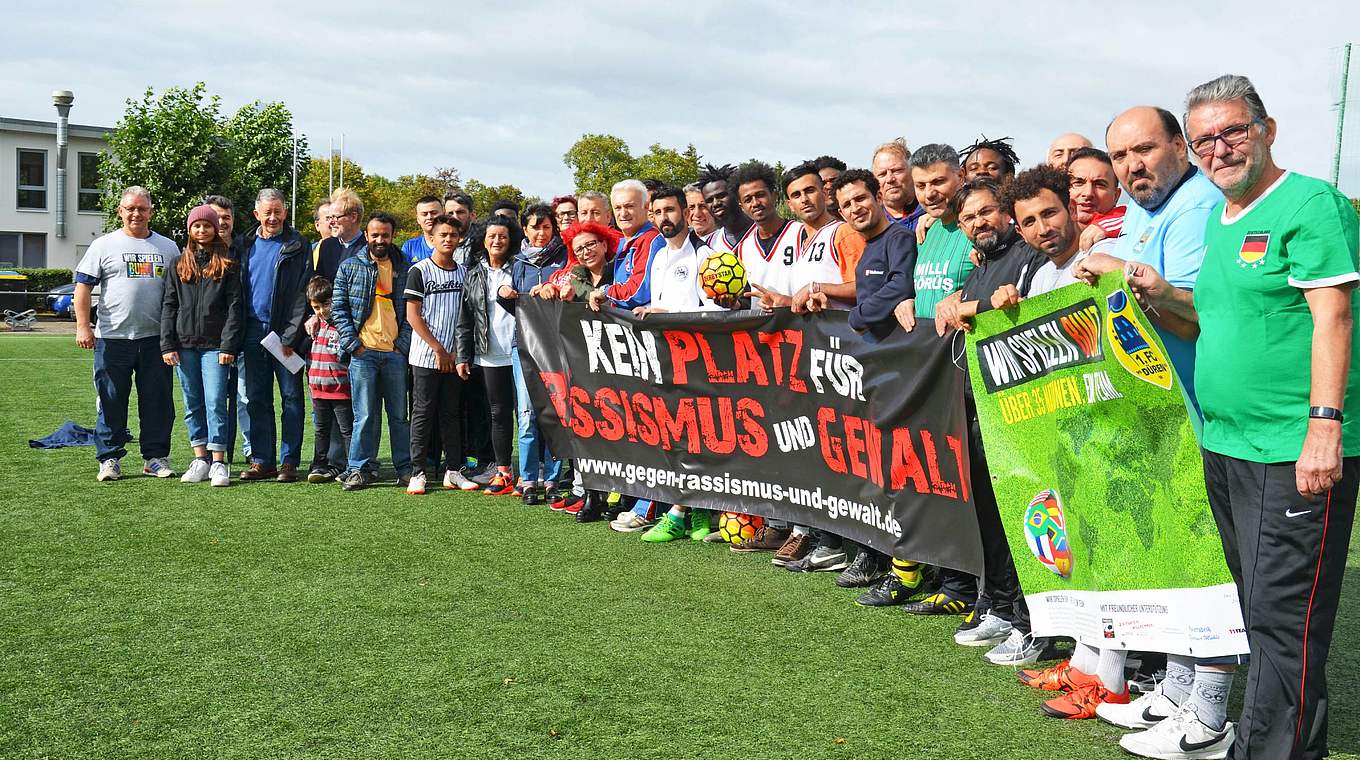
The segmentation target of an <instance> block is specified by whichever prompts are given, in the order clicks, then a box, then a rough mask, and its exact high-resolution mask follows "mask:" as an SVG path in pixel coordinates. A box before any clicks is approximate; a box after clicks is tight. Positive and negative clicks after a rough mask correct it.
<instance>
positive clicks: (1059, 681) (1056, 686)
mask: <svg viewBox="0 0 1360 760" xmlns="http://www.w3.org/2000/svg"><path fill="white" fill-rule="evenodd" d="M1015 678H1016V680H1018V681H1019V682H1020V683H1022V684H1024V685H1026V686H1028V687H1030V688H1031V689H1042V690H1044V691H1072V690H1073V689H1076V688H1078V687H1080V686H1082V685H1083V684H1086V683H1089V682H1090V680H1091V678H1092V677H1091V676H1088V675H1086V674H1085V673H1083V672H1081V671H1080V670H1074V669H1073V668H1072V661H1071V660H1063V661H1062V662H1060V663H1058V664H1057V665H1054V666H1053V667H1050V668H1044V669H1043V670H1022V671H1020V672H1018V673H1016V674H1015Z"/></svg>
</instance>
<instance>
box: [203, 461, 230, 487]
mask: <svg viewBox="0 0 1360 760" xmlns="http://www.w3.org/2000/svg"><path fill="white" fill-rule="evenodd" d="M208 479H209V480H210V481H211V482H212V484H213V485H214V486H216V487H218V488H221V487H223V486H229V485H231V471H230V470H228V469H227V463H226V462H213V463H212V466H211V467H209V468H208Z"/></svg>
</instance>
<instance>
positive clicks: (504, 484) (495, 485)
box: [482, 472, 515, 496]
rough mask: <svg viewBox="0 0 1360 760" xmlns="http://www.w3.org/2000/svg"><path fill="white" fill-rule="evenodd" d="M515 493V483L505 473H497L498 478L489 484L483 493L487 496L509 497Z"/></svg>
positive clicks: (494, 478)
mask: <svg viewBox="0 0 1360 760" xmlns="http://www.w3.org/2000/svg"><path fill="white" fill-rule="evenodd" d="M514 492H515V482H514V481H513V480H512V479H511V478H510V476H509V475H507V474H505V473H503V472H498V473H496V476H495V477H493V478H492V479H491V480H490V481H488V482H487V484H486V489H485V490H483V491H482V493H484V494H486V495H487V496H509V495H510V494H512V493H514Z"/></svg>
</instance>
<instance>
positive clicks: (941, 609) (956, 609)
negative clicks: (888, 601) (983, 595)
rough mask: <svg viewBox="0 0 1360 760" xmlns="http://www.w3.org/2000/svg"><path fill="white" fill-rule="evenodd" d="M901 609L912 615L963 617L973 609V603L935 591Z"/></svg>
mask: <svg viewBox="0 0 1360 760" xmlns="http://www.w3.org/2000/svg"><path fill="white" fill-rule="evenodd" d="M902 609H903V610H905V611H907V612H910V613H911V614H913V615H963V614H967V613H968V612H969V611H970V610H972V609H973V603H972V602H965V601H964V600H962V599H955V598H954V597H952V596H950V595H949V594H946V593H944V592H943V591H937V592H935V593H933V594H931V595H930V596H928V597H926V598H924V599H922V600H921V601H919V602H912V603H910V604H906V605H903V606H902Z"/></svg>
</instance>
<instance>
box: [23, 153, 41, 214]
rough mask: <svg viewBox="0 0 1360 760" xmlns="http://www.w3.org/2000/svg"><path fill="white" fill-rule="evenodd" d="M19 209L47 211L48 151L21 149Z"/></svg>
mask: <svg viewBox="0 0 1360 760" xmlns="http://www.w3.org/2000/svg"><path fill="white" fill-rule="evenodd" d="M18 163H19V192H18V197H17V203H16V205H17V206H18V207H19V208H27V209H40V210H44V211H45V210H47V151H45V150H26V149H24V148H20V149H19V162H18Z"/></svg>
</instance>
